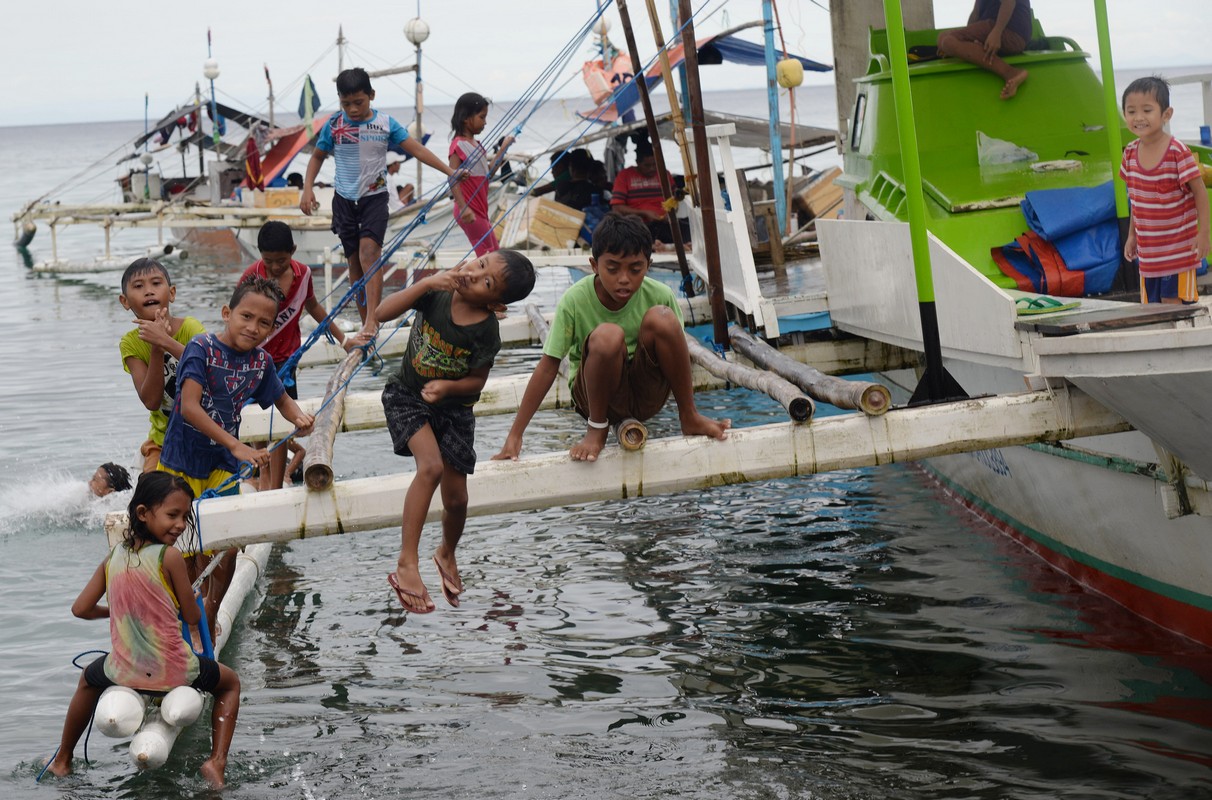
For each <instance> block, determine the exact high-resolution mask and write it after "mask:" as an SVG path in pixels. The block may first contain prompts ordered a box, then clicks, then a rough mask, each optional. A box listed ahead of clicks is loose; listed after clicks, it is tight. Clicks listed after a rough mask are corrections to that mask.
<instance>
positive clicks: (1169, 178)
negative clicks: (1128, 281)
mask: <svg viewBox="0 0 1212 800" xmlns="http://www.w3.org/2000/svg"><path fill="white" fill-rule="evenodd" d="M1139 150H1140V140H1139V139H1138V140H1136V141H1134V142H1132V143H1131V144H1129V145H1128V146H1127V147H1125V148H1124V160H1123V162H1122V163H1121V164H1120V167H1119V176H1120V177H1121V178H1123V179H1124V183H1126V184H1127V185H1128V199H1129V200H1131V201H1132V219H1133V223H1134V225H1135V227H1136V249H1137V253H1138V254H1139V256H1140V274H1141V275H1142V276H1143V277H1146V278H1160V277H1164V276H1166V275H1177V274H1178V273H1180V272H1186V271H1187V270H1189V269H1196V268H1197V267H1198V266H1199V258H1198V257H1196V255H1195V237H1196V236H1197V235H1198V233H1199V218H1198V213H1197V212H1196V209H1195V196H1194V195H1193V194H1191V189H1190V187H1189V186H1188V185H1187V184H1188V183H1189V182H1190V181H1191V180H1193V179H1196V178H1199V177H1200V172H1199V166H1198V165H1197V164H1196V161H1195V156H1193V155H1191V151H1190V150H1188V149H1187V146H1186V145H1185V144H1183V143H1182V142H1180V141H1179V140H1178V139H1175V138H1173V137H1171V138H1170V145H1169V147H1167V148H1166V152H1165V154H1164V155H1163V156H1162V158H1161V161H1159V162H1158V163H1157V166H1155V167H1153V168H1152V169H1145V168H1144V167H1143V166H1141V163H1140V157H1139V152H1138V151H1139Z"/></svg>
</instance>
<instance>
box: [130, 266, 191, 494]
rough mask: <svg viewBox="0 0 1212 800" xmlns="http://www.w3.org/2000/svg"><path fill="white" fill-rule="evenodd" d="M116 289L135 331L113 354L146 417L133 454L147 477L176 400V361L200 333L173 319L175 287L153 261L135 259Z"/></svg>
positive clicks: (157, 458) (156, 461)
mask: <svg viewBox="0 0 1212 800" xmlns="http://www.w3.org/2000/svg"><path fill="white" fill-rule="evenodd" d="M121 285H122V293H121V294H119V295H118V302H119V303H121V304H122V307H123V308H124V309H126V310H127V311H129V312H131V313H132V314H134V315H135V325H136V326H137V327H135V328H132V329H131V330H129V331H127V332H126V333H125V334H124V335H123V336H122V339H121V340H120V341H119V342H118V353H119V354H120V355H121V357H122V368H123V369H124V370H126V372H127V374H129V375H130V378H131V381H132V382H133V383H134V384H135V394H137V395H138V396H139V401H140V402H141V403H143V407H144V408H146V409H147V410H148V412H149V413H148V420H149V421H150V422H151V428H150V430H148V432H147V441H145V442H143V444H142V445H140V447H139V455H140V456H142V457H143V471H144V472H151V471H152V470H154V469H155V468H156V466H157V465H158V464H159V463H160V450H161V449H162V448H163V446H164V431H165V430H167V428H168V415H169V414H171V413H172V409H173V403H174V402H175V401H176V398H177V362H178V361H179V360H180V358H181V354H182V353H183V352H184V351H185V345H187V344H189V340H190V339H192V338H194V337H195V336H197V335H198V334H200V333H205V332H206V329H205V328H203V327H202V323H201V322H198V320H196V319H194V318H193V317H175V316H173V313H172V304H173V302H174V301H175V300H176V299H177V287H176V286H175V285H173V281H172V277H171V276H169V274H168V270H167V269H165V268H164V265H163V264H161V263H160V262H159V261H156V260H154V259H151V258H138V259H135V260H134V261H132V262H131V264H130V266H129V267H127V268H126V271H125V272H123V273H122V284H121Z"/></svg>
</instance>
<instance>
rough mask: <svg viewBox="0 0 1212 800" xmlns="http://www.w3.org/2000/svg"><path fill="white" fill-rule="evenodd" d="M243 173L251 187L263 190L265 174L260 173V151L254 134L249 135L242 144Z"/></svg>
mask: <svg viewBox="0 0 1212 800" xmlns="http://www.w3.org/2000/svg"><path fill="white" fill-rule="evenodd" d="M244 174H245V176H246V177H247V178H248V185H249V186H250V187H251V188H253V189H260V190H261V191H265V176H264V175H262V174H261V151H260V149H259V148H258V147H257V138H256V137H255V136H249V137H248V143H247V144H246V145H245V146H244Z"/></svg>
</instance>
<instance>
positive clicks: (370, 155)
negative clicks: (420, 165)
mask: <svg viewBox="0 0 1212 800" xmlns="http://www.w3.org/2000/svg"><path fill="white" fill-rule="evenodd" d="M407 138H408V131H407V130H405V128H404V126H403V125H401V124H400V123H399V122H397V121H396V120H395V119H394V118H393V117H392V116H391V115H390V114H384V113H383V112H381V111H376V112H374V114H373V115H371V118H370V119H368V120H364V121H362V122H355V121H354V120H351V119H350V118H349V117H347V116H345V112H344V111H339V112H337V113H336V114H334V115H333V116H332V118H331V119H329V120H328V122H327V123H325V125H324V127H323V128H321V129H320V137H319V138H318V139H317V140H316V148H317V149H319V150H323V151H324V152H325V153H332V154H333V160H334V161H335V162H336V165H337V177H336V180H335V181H334V182H333V188H334V189H336V191H337V194H339V195H341V196H342V197H344V198H345V199H346V200H351V201H353V202H355V203H356V202H358V200H360V199H362V198H363V197H367V196H369V195H372V194H380V193H382V192H386V191H387V150H388V148H391V149H394V150H398V149H399V147H398V145H399V144H400V143H401V142H403V141H404V140H405V139H407Z"/></svg>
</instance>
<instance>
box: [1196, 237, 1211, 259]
mask: <svg viewBox="0 0 1212 800" xmlns="http://www.w3.org/2000/svg"><path fill="white" fill-rule="evenodd" d="M1195 255H1196V257H1198V258H1199V259H1200V260H1201V261H1202V260H1203V259H1205V258H1207V257H1208V236H1207V234H1203V233H1200V234H1196V236H1195Z"/></svg>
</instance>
